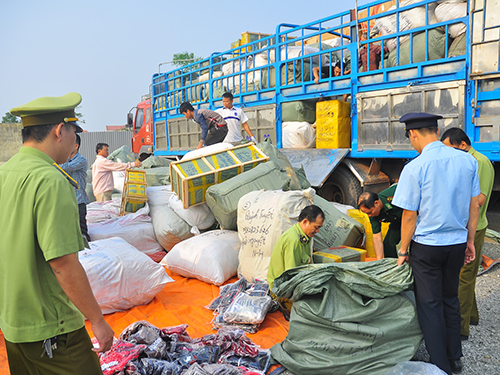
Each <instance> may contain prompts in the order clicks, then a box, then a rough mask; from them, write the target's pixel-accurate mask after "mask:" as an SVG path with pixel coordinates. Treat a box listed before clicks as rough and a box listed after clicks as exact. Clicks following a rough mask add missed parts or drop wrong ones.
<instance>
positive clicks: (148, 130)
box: [127, 97, 153, 160]
mask: <svg viewBox="0 0 500 375" xmlns="http://www.w3.org/2000/svg"><path fill="white" fill-rule="evenodd" d="M127 124H128V126H129V127H130V128H132V152H133V153H135V154H137V155H138V156H139V160H144V159H146V158H147V157H148V156H150V155H152V154H153V138H152V130H153V118H152V109H151V98H150V97H149V98H148V99H145V100H142V101H141V102H140V103H139V104H137V107H136V111H135V118H134V117H133V114H132V113H130V112H129V114H128V118H127Z"/></svg>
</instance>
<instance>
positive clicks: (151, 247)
mask: <svg viewBox="0 0 500 375" xmlns="http://www.w3.org/2000/svg"><path fill="white" fill-rule="evenodd" d="M148 214H149V206H148V205H146V206H145V207H143V208H141V209H139V210H138V211H137V212H134V213H130V214H127V215H125V216H120V217H117V218H113V219H110V220H108V221H105V222H103V223H98V224H89V225H88V228H89V235H90V238H91V239H92V241H96V240H104V239H107V238H111V237H121V238H123V239H124V240H125V241H127V242H128V243H129V244H131V245H132V246H134V247H135V248H136V249H137V250H139V251H141V252H143V253H144V254H146V255H148V256H149V257H150V258H151V259H153V260H154V261H156V262H159V261H160V260H162V259H163V257H164V256H165V252H164V251H163V249H162V247H161V245H160V244H159V243H158V241H156V237H155V234H154V230H153V224H152V223H151V217H150V216H149V215H148Z"/></svg>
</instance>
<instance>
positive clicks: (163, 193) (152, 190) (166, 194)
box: [146, 185, 174, 209]
mask: <svg viewBox="0 0 500 375" xmlns="http://www.w3.org/2000/svg"><path fill="white" fill-rule="evenodd" d="M146 194H147V195H148V204H149V207H150V209H151V207H153V206H168V202H169V200H170V196H171V195H173V194H174V192H172V189H171V188H170V185H164V186H150V187H147V188H146Z"/></svg>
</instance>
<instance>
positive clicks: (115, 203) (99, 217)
mask: <svg viewBox="0 0 500 375" xmlns="http://www.w3.org/2000/svg"><path fill="white" fill-rule="evenodd" d="M120 206H121V198H117V199H114V200H111V201H106V202H95V201H94V202H91V203H89V204H88V205H87V216H86V219H87V224H96V223H102V222H105V221H108V220H109V219H114V218H117V217H118V216H120Z"/></svg>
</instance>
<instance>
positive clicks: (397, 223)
mask: <svg viewBox="0 0 500 375" xmlns="http://www.w3.org/2000/svg"><path fill="white" fill-rule="evenodd" d="M396 186H397V184H393V185H392V186H390V187H389V188H388V189H385V190H383V191H381V192H380V193H379V194H378V195H377V194H375V193H373V192H371V191H367V192H364V193H362V194H361V195H360V196H359V199H358V209H359V210H360V211H361V212H363V213H365V214H367V215H368V217H369V218H370V224H371V226H372V230H373V247H374V249H375V254H376V256H377V260H379V259H382V258H383V257H384V256H385V257H386V258H397V257H398V254H397V253H396V245H397V244H398V243H399V241H401V216H402V215H403V210H402V209H401V208H399V207H396V206H393V205H392V199H393V198H394V192H395V191H396ZM382 222H389V223H390V224H389V230H388V231H387V234H386V236H385V238H384V239H383V240H382Z"/></svg>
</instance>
